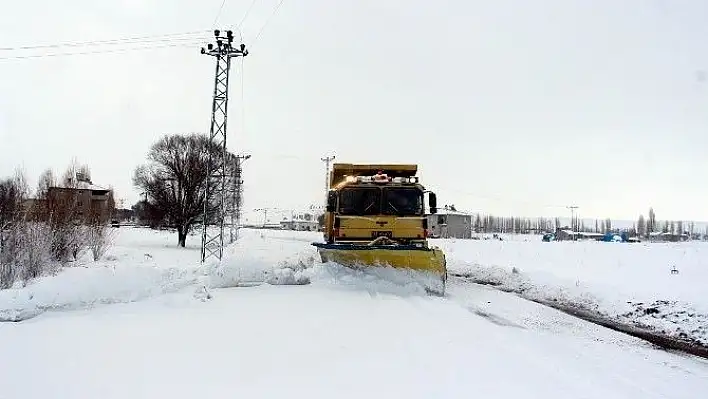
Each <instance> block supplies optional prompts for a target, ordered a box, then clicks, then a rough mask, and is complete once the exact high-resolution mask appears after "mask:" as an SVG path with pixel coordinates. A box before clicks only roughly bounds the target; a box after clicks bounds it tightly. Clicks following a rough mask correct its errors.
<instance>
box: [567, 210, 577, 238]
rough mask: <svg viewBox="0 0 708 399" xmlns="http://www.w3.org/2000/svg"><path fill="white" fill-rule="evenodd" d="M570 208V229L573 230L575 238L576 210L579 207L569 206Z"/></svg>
mask: <svg viewBox="0 0 708 399" xmlns="http://www.w3.org/2000/svg"><path fill="white" fill-rule="evenodd" d="M566 208H568V209H570V226H571V227H570V231H572V232H573V240H575V210H576V209H578V207H577V206H575V205H570V206H567V207H566Z"/></svg>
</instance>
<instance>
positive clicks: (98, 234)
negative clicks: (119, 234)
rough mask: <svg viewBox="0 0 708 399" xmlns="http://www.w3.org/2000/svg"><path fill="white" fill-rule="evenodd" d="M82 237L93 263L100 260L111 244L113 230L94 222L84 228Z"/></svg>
mask: <svg viewBox="0 0 708 399" xmlns="http://www.w3.org/2000/svg"><path fill="white" fill-rule="evenodd" d="M84 237H85V240H86V245H87V246H88V248H89V249H90V250H91V255H92V256H93V260H94V262H95V261H98V260H99V259H101V257H103V255H105V253H106V251H107V250H108V248H110V246H111V244H113V238H114V230H112V229H111V228H110V227H108V226H107V225H106V224H105V223H103V222H101V221H96V222H94V223H91V224H89V225H88V226H86V227H85V233H84Z"/></svg>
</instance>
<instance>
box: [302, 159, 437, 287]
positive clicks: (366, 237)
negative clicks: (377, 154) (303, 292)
mask: <svg viewBox="0 0 708 399" xmlns="http://www.w3.org/2000/svg"><path fill="white" fill-rule="evenodd" d="M417 171H418V166H417V165H411V164H390V165H386V164H346V163H335V164H333V165H332V171H331V172H330V174H329V183H330V185H329V186H330V190H329V191H328V193H327V204H326V212H325V226H324V242H322V243H319V242H316V243H312V245H314V246H315V247H317V250H318V252H319V254H320V257H321V258H322V261H323V262H335V263H338V264H341V265H343V266H346V267H351V268H365V267H393V268H395V269H406V270H408V271H410V272H411V273H412V274H414V275H415V277H416V278H418V277H419V278H422V279H423V280H422V281H424V282H425V286H426V290H428V291H429V292H431V293H434V294H439V295H444V293H445V283H446V280H447V267H446V262H445V255H444V253H443V252H442V250H440V249H439V248H437V247H432V246H430V245H429V242H428V221H427V218H426V214H425V196H426V194H427V196H428V205H429V206H428V207H429V208H430V213H436V212H437V209H436V207H437V200H436V196H435V193H432V192H430V191H427V190H426V189H425V187H424V186H423V185H422V184H420V181H419V178H418V177H417V176H416V172H417Z"/></svg>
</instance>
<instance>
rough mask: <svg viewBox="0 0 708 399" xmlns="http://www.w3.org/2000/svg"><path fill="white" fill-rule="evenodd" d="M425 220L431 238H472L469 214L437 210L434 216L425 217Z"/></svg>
mask: <svg viewBox="0 0 708 399" xmlns="http://www.w3.org/2000/svg"><path fill="white" fill-rule="evenodd" d="M453 209H454V208H453ZM426 218H427V219H428V230H429V232H430V236H431V237H433V238H472V215H471V214H468V213H464V212H459V211H455V210H451V209H450V208H449V207H447V208H441V209H438V212H437V213H436V214H428V215H426Z"/></svg>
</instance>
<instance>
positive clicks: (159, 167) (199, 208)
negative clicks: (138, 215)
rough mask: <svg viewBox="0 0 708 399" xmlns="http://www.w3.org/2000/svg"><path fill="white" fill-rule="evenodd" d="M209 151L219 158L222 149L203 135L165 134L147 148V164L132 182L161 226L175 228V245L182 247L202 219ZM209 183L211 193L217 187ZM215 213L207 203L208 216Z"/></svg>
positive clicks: (213, 206) (230, 165) (232, 159)
mask: <svg viewBox="0 0 708 399" xmlns="http://www.w3.org/2000/svg"><path fill="white" fill-rule="evenodd" d="M210 152H211V153H212V154H213V155H214V156H215V157H217V156H220V155H221V148H218V146H216V145H214V144H213V143H211V142H210V141H209V138H208V137H207V136H205V135H201V134H190V135H166V136H164V137H162V138H161V139H160V140H158V141H157V142H156V143H155V144H153V146H152V148H151V149H150V152H149V153H148V160H149V161H150V162H149V164H147V165H142V166H139V167H138V168H137V169H136V170H135V174H134V177H133V183H134V184H135V186H137V187H139V188H140V189H142V190H143V191H144V192H145V193H146V195H147V197H148V198H149V199H148V202H149V203H150V206H151V207H152V208H153V211H154V213H157V214H162V215H164V220H163V223H166V224H168V225H170V226H172V227H175V228H176V229H177V242H178V245H179V246H182V247H184V246H185V243H186V240H187V235H188V234H189V232H190V231H191V229H192V227H193V226H194V224H195V223H197V222H199V221H201V219H202V214H203V211H204V198H205V188H206V183H207V160H208V155H209V153H210ZM228 158H229V159H227V162H226V164H227V168H228V169H229V171H228V172H227V173H229V174H231V172H233V171H232V170H230V169H232V168H233V165H235V156H234V155H233V154H231V153H228ZM211 184H213V186H211V187H210V190H214V189H216V188H217V185H216V183H211ZM216 210H217V204H216V203H214V204H209V205H208V207H207V211H208V217H209V218H211V215H213V214H214V212H215V211H216ZM206 222H207V223H209V222H210V220H207V221H206Z"/></svg>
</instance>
